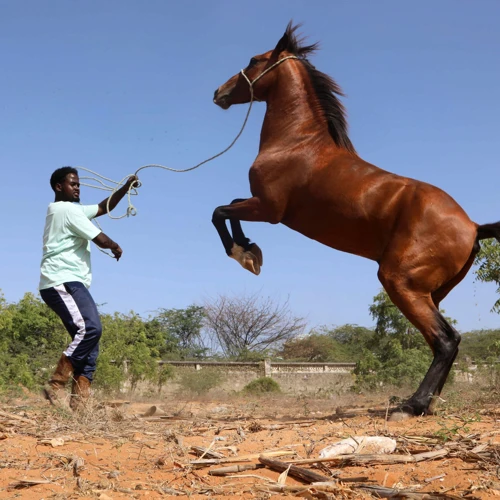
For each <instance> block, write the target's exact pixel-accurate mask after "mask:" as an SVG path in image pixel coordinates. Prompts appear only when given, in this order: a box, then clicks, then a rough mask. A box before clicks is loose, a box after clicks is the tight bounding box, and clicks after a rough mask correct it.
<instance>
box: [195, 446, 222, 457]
mask: <svg viewBox="0 0 500 500" xmlns="http://www.w3.org/2000/svg"><path fill="white" fill-rule="evenodd" d="M191 450H192V452H193V453H194V454H195V455H197V456H199V457H202V456H203V457H207V458H215V459H218V458H225V456H224V454H222V453H219V452H217V451H212V450H210V449H209V448H203V447H202V446H191Z"/></svg>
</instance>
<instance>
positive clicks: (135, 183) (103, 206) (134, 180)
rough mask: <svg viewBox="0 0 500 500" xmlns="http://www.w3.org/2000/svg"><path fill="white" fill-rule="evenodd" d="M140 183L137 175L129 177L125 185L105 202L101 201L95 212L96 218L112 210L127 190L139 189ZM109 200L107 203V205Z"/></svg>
mask: <svg viewBox="0 0 500 500" xmlns="http://www.w3.org/2000/svg"><path fill="white" fill-rule="evenodd" d="M139 185H140V182H139V177H137V175H131V176H130V177H129V178H128V179H127V181H126V182H125V184H124V185H123V186H122V187H121V188H120V189H119V190H118V191H116V192H115V193H113V194H112V195H111V196H110V197H109V198H106V199H105V200H102V201H101V203H99V208H98V210H97V214H96V217H100V216H101V215H104V214H107V213H108V209H109V212H111V210H113V209H114V208H115V207H116V205H118V203H119V202H120V200H121V199H122V198H123V197H124V196H125V195H126V194H127V192H128V190H129V189H130V187H131V186H132V187H139ZM108 200H109V203H108Z"/></svg>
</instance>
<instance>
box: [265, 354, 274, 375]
mask: <svg viewBox="0 0 500 500" xmlns="http://www.w3.org/2000/svg"><path fill="white" fill-rule="evenodd" d="M271 373H272V372H271V360H270V359H269V358H266V359H265V360H264V377H270V376H271Z"/></svg>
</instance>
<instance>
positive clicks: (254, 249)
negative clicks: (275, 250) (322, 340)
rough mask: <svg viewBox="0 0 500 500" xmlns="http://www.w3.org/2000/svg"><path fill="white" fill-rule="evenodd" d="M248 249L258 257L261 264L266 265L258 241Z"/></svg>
mask: <svg viewBox="0 0 500 500" xmlns="http://www.w3.org/2000/svg"><path fill="white" fill-rule="evenodd" d="M248 251H249V252H250V253H252V254H254V255H255V257H257V262H258V263H259V266H261V267H262V266H263V265H264V258H263V256H262V250H261V249H260V248H259V247H258V245H257V244H256V243H252V244H251V245H250V246H249V247H248Z"/></svg>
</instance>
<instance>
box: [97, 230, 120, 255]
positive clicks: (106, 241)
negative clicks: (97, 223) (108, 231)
mask: <svg viewBox="0 0 500 500" xmlns="http://www.w3.org/2000/svg"><path fill="white" fill-rule="evenodd" d="M92 241H93V242H94V243H95V244H96V245H97V246H98V247H99V248H109V250H111V251H112V252H113V255H114V256H115V259H116V261H117V262H118V261H119V260H120V257H121V256H122V253H123V251H122V249H121V248H120V245H118V243H115V242H114V241H113V240H112V239H111V238H110V237H109V236H107V235H105V234H104V233H102V232H101V233H99V234H98V235H97V236H96V237H95V238H94V239H93V240H92Z"/></svg>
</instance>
